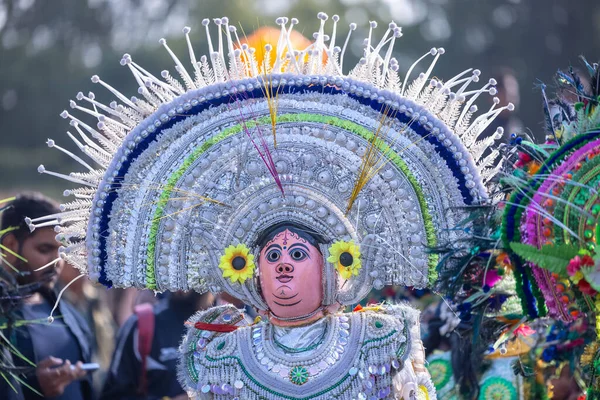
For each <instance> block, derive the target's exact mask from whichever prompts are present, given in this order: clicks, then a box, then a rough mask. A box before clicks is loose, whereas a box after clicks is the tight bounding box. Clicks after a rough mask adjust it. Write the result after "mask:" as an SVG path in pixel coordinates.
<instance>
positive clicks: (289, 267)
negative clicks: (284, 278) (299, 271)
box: [275, 263, 294, 274]
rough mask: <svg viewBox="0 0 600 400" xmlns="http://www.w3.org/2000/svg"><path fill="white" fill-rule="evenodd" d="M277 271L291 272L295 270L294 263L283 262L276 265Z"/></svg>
mask: <svg viewBox="0 0 600 400" xmlns="http://www.w3.org/2000/svg"><path fill="white" fill-rule="evenodd" d="M275 271H277V273H278V274H291V273H292V272H294V266H293V265H292V264H283V263H282V264H279V265H277V267H275Z"/></svg>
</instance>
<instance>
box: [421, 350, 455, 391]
mask: <svg viewBox="0 0 600 400" xmlns="http://www.w3.org/2000/svg"><path fill="white" fill-rule="evenodd" d="M427 369H428V370H429V374H430V375H431V380H432V381H433V385H434V386H435V390H438V391H439V390H441V389H442V388H443V387H444V386H446V385H447V384H448V382H450V378H452V365H451V364H450V362H449V361H448V360H444V359H442V358H438V359H435V360H432V361H430V362H429V365H428V366H427Z"/></svg>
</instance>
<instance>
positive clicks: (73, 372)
mask: <svg viewBox="0 0 600 400" xmlns="http://www.w3.org/2000/svg"><path fill="white" fill-rule="evenodd" d="M85 374H86V371H84V370H82V369H81V361H79V362H78V363H77V364H76V365H75V366H74V367H72V366H71V362H70V361H69V360H67V361H65V362H64V364H63V360H61V359H60V358H55V357H48V358H46V359H44V360H42V361H40V362H39V363H38V365H37V368H36V369H35V375H36V376H37V379H38V382H39V383H40V389H41V390H42V394H43V395H44V396H46V397H55V396H60V395H61V394H63V392H64V391H65V387H67V385H69V384H70V383H71V382H73V381H74V380H76V379H79V378H82V377H84V376H85Z"/></svg>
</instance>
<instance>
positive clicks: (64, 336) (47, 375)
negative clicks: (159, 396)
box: [0, 193, 93, 400]
mask: <svg viewBox="0 0 600 400" xmlns="http://www.w3.org/2000/svg"><path fill="white" fill-rule="evenodd" d="M57 212H60V210H59V208H58V206H57V204H56V203H55V202H54V201H52V200H51V199H49V198H47V197H44V196H43V195H41V194H39V193H23V194H20V195H18V196H17V197H16V199H15V200H14V201H12V203H11V205H10V207H9V208H7V209H6V210H5V211H4V213H3V214H2V223H1V224H0V230H4V229H6V228H9V227H14V229H13V230H11V231H10V232H8V233H7V234H6V235H4V237H2V238H1V240H2V244H3V245H4V246H5V247H6V248H8V249H9V250H10V251H11V252H12V254H11V253H8V254H6V261H7V265H3V267H4V268H6V269H7V270H8V271H12V268H11V267H10V266H9V265H12V266H13V267H15V268H16V269H18V270H19V272H20V273H19V274H18V277H17V279H18V282H19V283H20V284H28V283H36V282H37V283H39V285H40V286H39V289H38V291H37V292H36V293H34V294H33V295H32V296H30V297H28V298H27V299H25V301H24V302H23V305H22V306H21V308H20V310H19V311H20V314H21V315H20V317H21V318H22V319H23V320H27V321H32V322H30V323H27V324H26V325H24V326H20V327H15V328H12V329H11V330H10V332H5V333H8V334H9V335H10V336H11V341H12V342H13V343H15V345H16V347H17V349H18V350H19V351H20V352H21V353H22V354H23V355H24V356H25V357H26V358H27V359H29V360H31V361H33V362H34V363H36V365H37V368H36V369H35V373H34V374H31V375H30V376H26V377H25V379H24V380H25V383H26V384H27V385H29V386H31V387H32V388H33V389H34V390H35V391H37V392H38V393H39V394H41V395H43V397H44V398H54V399H60V400H91V399H92V398H93V393H92V387H91V377H90V375H89V373H88V371H87V370H89V369H93V365H88V364H84V363H87V362H89V360H90V357H91V343H92V341H91V334H90V331H89V328H88V326H87V324H86V322H85V320H84V319H83V318H82V317H81V316H80V315H79V314H78V313H77V311H75V310H74V308H73V307H72V306H70V305H69V304H68V303H67V302H65V301H61V302H60V304H59V306H58V308H57V310H56V311H55V312H54V321H53V322H52V323H51V324H49V323H48V322H47V319H48V316H49V315H50V312H51V310H52V307H53V306H54V303H55V302H56V294H55V292H54V285H55V284H56V281H57V277H58V274H59V273H60V270H61V268H62V261H58V262H56V263H55V264H54V265H52V266H50V267H48V268H45V269H43V270H41V271H36V270H37V269H38V268H40V267H42V266H44V265H47V264H50V263H52V261H54V260H56V258H57V254H58V248H59V246H60V243H58V242H57V241H56V239H55V236H56V233H55V232H54V230H53V228H52V227H41V228H38V229H35V230H34V231H33V232H30V230H29V227H28V226H27V224H26V223H25V217H29V218H36V217H40V216H45V215H49V214H54V213H57ZM13 254H19V255H20V256H21V257H22V258H20V257H16V256H14V255H13ZM24 260H26V261H24ZM8 263H10V264H8ZM33 321H35V322H33ZM15 361H17V360H15ZM21 389H22V392H23V397H24V399H25V400H30V399H31V400H33V399H40V395H39V394H38V393H36V392H34V391H32V390H30V389H29V388H27V387H22V388H21Z"/></svg>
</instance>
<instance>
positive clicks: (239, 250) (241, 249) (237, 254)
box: [219, 243, 254, 283]
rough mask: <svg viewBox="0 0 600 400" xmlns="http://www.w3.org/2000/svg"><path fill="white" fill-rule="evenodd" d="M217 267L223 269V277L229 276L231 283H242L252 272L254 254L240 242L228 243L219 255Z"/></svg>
mask: <svg viewBox="0 0 600 400" xmlns="http://www.w3.org/2000/svg"><path fill="white" fill-rule="evenodd" d="M219 268H221V269H222V270H223V278H229V280H230V281H231V282H232V283H235V282H239V283H244V282H245V281H246V279H248V278H251V277H252V275H253V274H254V255H253V254H251V253H250V249H249V248H248V247H246V246H245V245H244V244H242V243H240V244H238V245H237V246H233V245H230V246H229V247H227V248H226V249H225V254H223V255H222V256H221V260H220V262H219Z"/></svg>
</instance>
